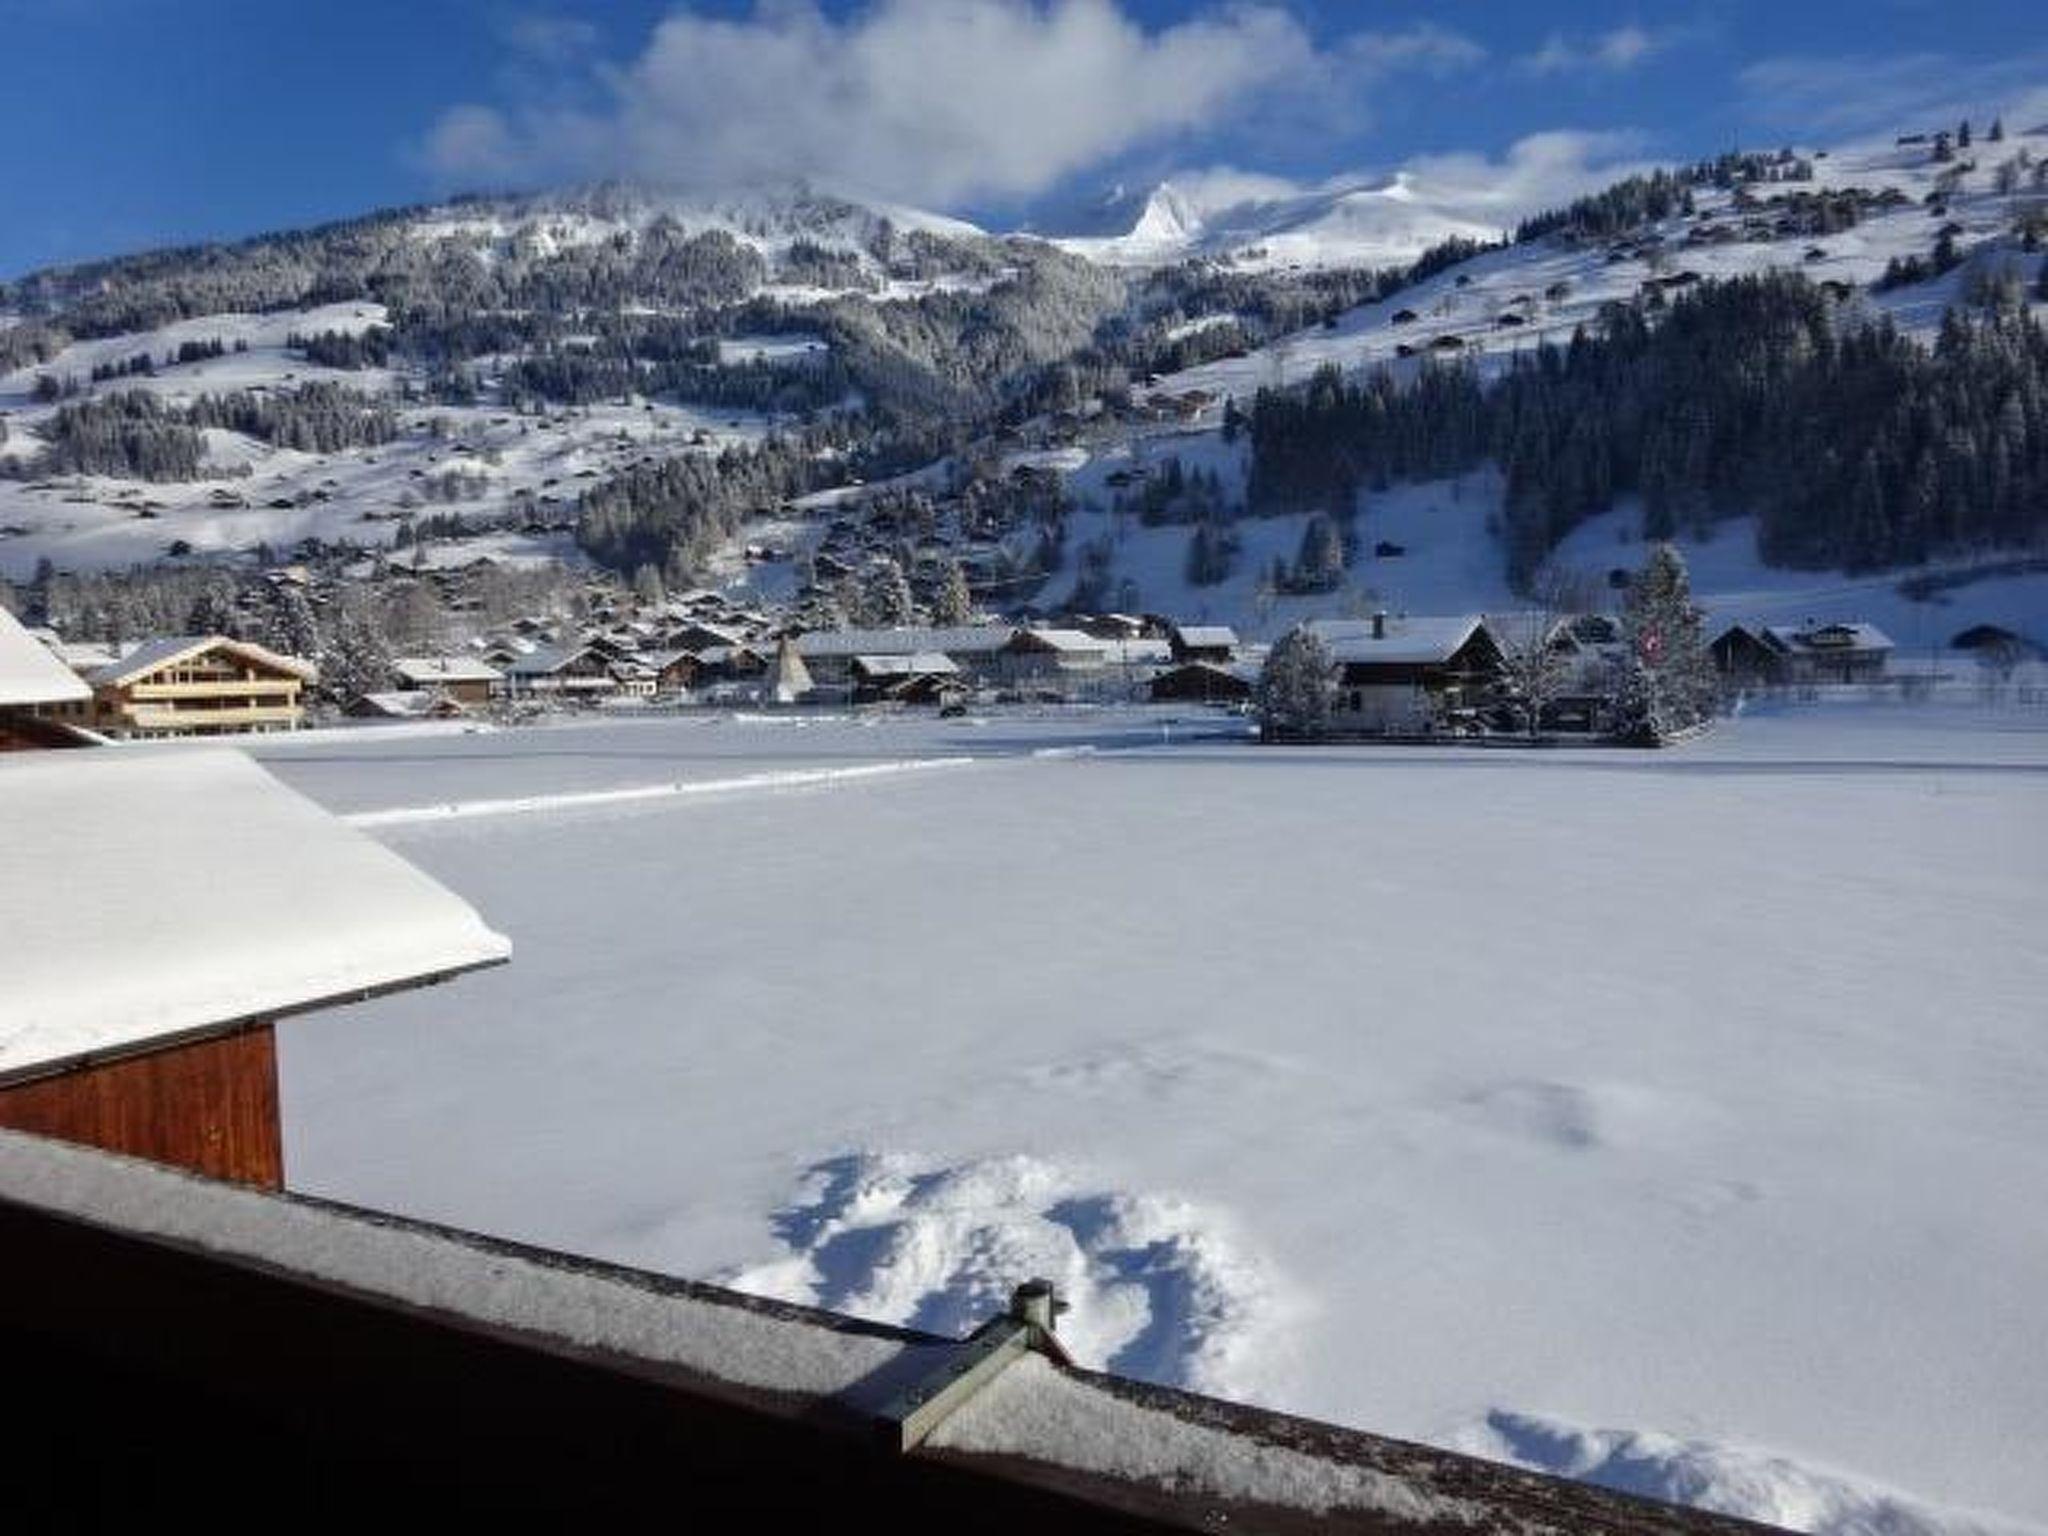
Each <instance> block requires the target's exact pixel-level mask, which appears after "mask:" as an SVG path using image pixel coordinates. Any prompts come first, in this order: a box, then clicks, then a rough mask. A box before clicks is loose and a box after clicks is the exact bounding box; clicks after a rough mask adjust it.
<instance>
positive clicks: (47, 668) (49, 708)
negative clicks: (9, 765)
mask: <svg viewBox="0 0 2048 1536" xmlns="http://www.w3.org/2000/svg"><path fill="white" fill-rule="evenodd" d="M91 707H92V689H90V688H88V687H87V686H86V685H85V683H84V681H83V680H82V679H81V678H80V677H79V676H78V674H77V673H75V672H73V671H72V670H71V669H70V668H69V667H67V666H65V665H64V663H63V662H62V661H60V660H58V659H57V657H56V656H55V655H54V654H52V652H51V651H50V649H49V647H47V646H46V645H44V644H43V643H42V642H41V641H40V640H38V639H36V638H35V636H33V635H31V634H30V633H29V632H28V631H27V630H25V629H23V628H22V627H21V623H20V621H19V620H18V619H16V618H15V617H14V615H13V614H11V613H9V612H8V611H7V610H6V609H5V608H0V752H9V751H16V750H20V749H24V748H31V747H44V746H55V745H63V744H65V742H64V737H63V731H64V724H65V722H68V721H76V722H78V723H81V724H82V723H83V722H84V721H85V720H86V719H87V718H88V717H89V715H90V712H91Z"/></svg>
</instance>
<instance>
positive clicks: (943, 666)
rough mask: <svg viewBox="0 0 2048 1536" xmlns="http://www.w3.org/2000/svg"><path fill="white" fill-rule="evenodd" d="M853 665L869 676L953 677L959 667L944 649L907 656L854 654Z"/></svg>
mask: <svg viewBox="0 0 2048 1536" xmlns="http://www.w3.org/2000/svg"><path fill="white" fill-rule="evenodd" d="M853 664H854V666H855V667H856V668H857V669H858V670H859V671H861V672H862V673H864V674H866V675H867V676H869V677H954V676H957V675H958V673H959V671H960V668H959V667H958V666H957V665H955V664H954V661H953V658H952V657H950V656H948V655H947V654H946V653H945V652H944V651H918V652H914V653H912V654H911V655H909V656H856V657H854V658H853Z"/></svg>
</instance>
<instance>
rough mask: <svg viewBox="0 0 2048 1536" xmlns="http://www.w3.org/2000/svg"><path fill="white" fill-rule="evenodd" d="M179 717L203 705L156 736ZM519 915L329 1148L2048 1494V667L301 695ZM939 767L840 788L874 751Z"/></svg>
mask: <svg viewBox="0 0 2048 1536" xmlns="http://www.w3.org/2000/svg"><path fill="white" fill-rule="evenodd" d="M167 750H177V749H176V748H170V749H167ZM261 755H262V756H263V758H264V759H265V761H266V763H267V765H268V766H269V767H270V768H271V769H272V770H273V771H274V772H276V773H278V774H279V775H281V776H282V777H284V778H285V779H286V780H287V781H289V782H291V783H293V784H294V785H296V786H297V787H299V788H300V789H302V790H304V791H305V792H307V793H309V794H311V795H312V796H314V797H315V798H316V799H318V800H321V801H322V802H323V803H326V804H328V805H329V806H330V807H332V808H334V809H337V810H339V811H341V812H343V813H345V814H348V815H351V816H354V817H356V818H357V819H358V821H359V824H361V825H363V826H365V827H366V828H368V829H369V830H371V831H372V833H373V835H375V836H376V837H378V838H380V839H382V840H384V841H385V842H386V843H388V844H389V845H390V846H391V847H393V848H395V849H396V850H397V851H399V852H400V853H402V854H403V855H404V856H405V857H406V858H407V859H409V860H411V861H413V862H415V863H417V864H419V865H420V866H421V867H423V868H424V869H426V870H427V871H428V872H430V873H431V874H432V875H433V876H434V877H436V878H437V879H439V880H441V881H443V882H445V883H446V884H447V885H449V886H450V887H452V888H453V889H454V890H456V891H457V892H458V893H460V894H461V895H462V896H463V897H465V898H466V899H467V900H469V901H470V902H472V903H474V904H475V905H476V907H477V908H478V909H479V910H480V911H481V912H482V913H483V914H484V916H485V918H486V920H487V921H489V922H490V923H491V924H492V926H493V927H495V928H497V929H499V930H500V931H502V932H504V933H506V934H507V935H508V936H510V938H511V939H512V941H513V943H514V945H515V948H516V954H517V960H516V961H515V963H514V964H512V965H511V966H509V967H507V968H505V969H503V970H501V971H498V972H495V973H491V974H486V975H482V976H479V977H475V978H471V979H470V980H468V981H467V982H465V984H464V985H463V986H462V987H461V988H459V989H436V990H433V991H431V992H428V993H423V994H418V995H414V996H409V997H402V998H393V999H388V1000H385V1001H380V1002H376V1003H372V1004H368V1005H366V1006H364V1007H362V1008H360V1009H358V1010H356V1011H355V1012H354V1014H353V1016H352V1018H351V1020H350V1021H349V1023H350V1027H348V1028H344V1029H336V1028H328V1029H324V1030H322V1029H315V1028H306V1029H300V1028H296V1027H293V1026H290V1025H286V1026H285V1027H284V1028H283V1030H282V1031H281V1051H282V1071H283V1087H284V1094H285V1100H286V1102H285V1122H286V1125H287V1126H288V1128H289V1129H288V1137H289V1142H288V1147H287V1162H288V1167H289V1170H290V1177H291V1180H292V1183H293V1185H294V1186H295V1187H296V1188H299V1189H302V1190H305V1191H307V1192H310V1193H316V1194H323V1195H331V1196H335V1197H339V1198H342V1199H346V1200H350V1201H355V1202H360V1203H363V1204H366V1205H370V1206H375V1207H382V1208H387V1209H391V1210H396V1211H401V1212H405V1213H408V1214H413V1215H417V1216H421V1217H426V1218H432V1219H436V1220H442V1221H449V1222H454V1223H458V1224H460V1225H463V1226H467V1227H473V1228H477V1229H480V1230H483V1231H486V1232H491V1233H496V1234H502V1235H506V1236H510V1237H515V1238H520V1239H524V1240H529V1241H534V1242H539V1243H544V1244H548V1245H551V1246H556V1247H561V1248H566V1249H571V1250H576V1251H580V1252H585V1253H590V1254H596V1255H601V1256H604V1257H607V1258H611V1259H617V1260H623V1261H627V1262H631V1263H635V1264H641V1265H647V1266H651V1267H654V1268H659V1269H664V1270H668V1271H672V1272H675V1273H678V1274H682V1275H687V1276H694V1277H707V1278H714V1279H719V1280H723V1281H726V1282H729V1283H732V1284H736V1285H739V1286H741V1287H743V1288H745V1289H748V1290H752V1291H757V1292H760V1293H763V1294H768V1295H774V1296H780V1297H786V1298H792V1299H796V1300H800V1301H806V1302H815V1303H818V1304H821V1305H824V1306H828V1307H833V1308H838V1309H842V1310H846V1311H850V1312H854V1313H859V1314H863V1315H867V1316H873V1317H878V1318H885V1319H889V1320H892V1321H899V1322H905V1323H910V1324H914V1325H917V1326H920V1327H926V1328H932V1329H937V1330H942V1331H961V1330H964V1329H965V1328H967V1327H968V1326H970V1325H971V1324H973V1323H974V1322H976V1321H978V1320H979V1319H980V1318H981V1317H983V1316H984V1315H986V1314H987V1313H988V1312H989V1311H990V1310H991V1309H992V1308H993V1307H994V1306H995V1305H996V1304H997V1303H998V1301H999V1299H1000V1298H1001V1297H1002V1296H1004V1295H1006V1294H1007V1291H1008V1288H1009V1287H1010V1286H1011V1285H1012V1284H1014V1283H1015V1282H1016V1281H1018V1280H1020V1279H1023V1278H1025V1277H1028V1276H1030V1275H1035V1274H1046V1275H1049V1276H1051V1277H1052V1278H1054V1279H1055V1280H1057V1281H1058V1282H1059V1283H1060V1284H1061V1286H1062V1287H1063V1288H1064V1289H1065V1290H1066V1291H1067V1292H1068V1293H1069V1294H1070V1295H1071V1296H1072V1298H1073V1301H1074V1311H1073V1313H1072V1315H1071V1317H1070V1319H1069V1321H1068V1324H1067V1325H1066V1326H1067V1328H1068V1330H1069V1333H1068V1336H1069V1337H1070V1341H1071V1343H1072V1345H1073V1347H1074V1348H1075V1350H1076V1352H1077V1354H1078V1355H1079V1356H1080V1357H1081V1358H1082V1359H1083V1360H1084V1361H1086V1362H1087V1363H1090V1364H1097V1365H1103V1366H1107V1367H1109V1368H1112V1369H1115V1370H1118V1371H1122V1372H1126V1373H1129V1374H1132V1375H1136V1376H1141V1377H1145V1378H1149V1379H1152V1380H1156V1381H1161V1382H1168V1383H1175V1384H1182V1385H1187V1386H1190V1387H1193V1388H1196V1389H1199V1390H1202V1391H1207V1392H1213V1393H1219V1394H1224V1395H1228V1396H1232V1397H1239V1398H1245V1399H1250V1400H1253V1401H1257V1402H1260V1403H1265V1404H1271V1405H1275V1406H1278V1407H1282V1408H1285V1409H1289V1410H1293V1411H1296V1412H1300V1413H1306V1414H1310V1415H1315V1416H1319V1417H1324V1418H1329V1419H1334V1420H1338V1421H1342V1422H1345V1423H1349V1424H1356V1425H1359V1426H1363V1427H1367V1428H1371V1429H1374V1430H1379V1431H1383V1432H1387V1433H1392V1434H1396V1435H1401V1436H1407V1437H1412V1438H1417V1439H1421V1440H1426V1441H1431V1442H1435V1443H1439V1444H1444V1445H1451V1446H1457V1447H1462V1448H1466V1449H1472V1450H1476V1451H1478V1452H1480V1453H1482V1454H1486V1455H1492V1456H1497V1457H1503V1458H1509V1459H1514V1460H1517V1461H1520V1462H1523V1463H1526V1464H1529V1465H1533V1466H1537V1467H1541V1468H1545V1469H1548V1470H1554V1471H1559V1472H1563V1473H1566V1474H1569V1475H1574V1476H1581V1477H1588V1478H1592V1479H1595V1480H1598V1481H1601V1482H1605V1483H1609V1484H1612V1485H1616V1486H1621V1487H1625V1488H1629V1489H1633V1490H1636V1491H1641V1492H1646V1493H1651V1494H1656V1495H1659V1496H1663V1497H1667V1498H1673V1499H1678V1500H1682V1501H1688V1502H1695V1503H1699V1504H1703V1505H1707V1506H1711V1507H1714V1508H1718V1509H1723V1510H1728V1511H1733V1512H1737V1513H1741V1514H1745V1515H1749V1516H1753V1517H1757V1518H1761V1519H1764V1520H1769V1521H1774V1522H1779V1523H1783V1524H1787V1525H1791V1526H1794V1527H1800V1528H1806V1529H1812V1530H1817V1531H1825V1532H1831V1533H1842V1536H1847V1533H1858V1536H1866V1533H1886V1536H1920V1533H1937V1532H1939V1533H1945V1536H1946V1533H1963V1532H1974V1531H1999V1532H2005V1531H2019V1530H2041V1529H2048V1457H2044V1456H2043V1455H2042V1454H2041V1452H2040V1432H2041V1427H2042V1425H2043V1424H2044V1423H2048V1313H2044V1308H2043V1304H2042V1303H2043V1297H2044V1295H2048V1201H2044V1199H2043V1198H2042V1197H2043V1192H2044V1190H2048V1041H2044V1036H2043V1020H2044V1018H2048V1011H2044V1004H2043V999H2044V998H2048V946H2044V945H2043V944H2042V943H2041V939H2040V933H2041V924H2040V919H2041V912H2042V910H2043V898H2044V896H2048V713H2044V712H2043V711H2042V710H2041V709H2040V708H2038V707H2036V706H2029V705H2024V704H2017V703H2006V704H2004V705H2001V706H1998V707H1992V706H1988V705H1980V704H1976V703H1970V702H1963V701H1955V702H1948V703H1937V704H1927V705H1918V706H1914V705H1905V704H1900V703H1896V702H1891V703H1878V702H1858V703H1842V704H1836V705H1826V704H1822V705H1813V704H1808V705H1804V706H1799V705H1786V706H1773V707H1771V708H1767V709H1761V710H1751V711H1749V712H1747V713H1745V714H1743V715H1741V716H1739V717H1737V718H1735V719H1733V720H1730V721H1726V722H1724V723H1722V724H1721V725H1720V726H1719V727H1718V728H1717V729H1716V730H1715V731H1713V732H1712V733H1710V734H1709V735H1708V736H1706V737H1705V738H1703V739H1700V740H1697V741H1695V742H1692V743H1690V744H1689V745H1687V746H1684V747H1682V748H1677V749H1673V750H1669V751H1664V752H1644V753H1637V752H1625V751H1617V750H1611V749H1610V750H1600V749H1580V750H1556V751H1508V750H1483V749H1478V748H1467V749H1453V748H1444V749H1406V750H1404V749H1388V748H1377V749H1375V748H1368V747H1339V748H1280V747H1262V746H1259V745H1256V744H1254V743H1252V742H1250V741H1248V740H1246V739H1245V738H1244V733H1243V730H1242V725H1241V723H1240V722H1237V721H1234V720H1232V719H1231V718H1230V717H1226V716H1216V717H1211V718H1209V719H1206V720H1196V719H1194V718H1192V717H1183V718H1181V719H1180V720H1178V721H1169V720H1167V719H1166V718H1164V717H1162V716H1159V715H1156V714H1144V713H1131V714H1127V715H1126V714H1108V713H1090V712H1075V713H1071V714H1068V715H1065V716H1064V717H1060V716H1053V717H1048V718H1045V719H1020V718H1005V717H1000V716H995V717H989V718H985V719H983V718H972V717H970V718H968V719H965V720H957V721H932V720H929V719H926V720H923V721H911V720H907V719H898V720H891V721H884V722H880V723H863V722H860V721H856V720H852V719H844V718H841V719H835V718H831V717H825V716H819V715H804V714H791V715H780V716H763V717H756V718H752V719H749V718H746V717H722V718H718V717H705V718H701V719H697V720H671V721H658V722H645V723H636V722H617V723H611V724H605V725H579V726H564V727H558V728H551V729H533V730H519V731H500V732H460V731H455V732H450V733H447V734H433V733H431V732H419V733H406V734H401V735H398V736H392V737H384V736H375V735H366V734H358V733H342V732H332V733H309V734H307V735H305V736H303V737H300V738H297V739H292V740H285V741H281V742H279V743H277V744H275V745H266V746H264V747H263V748H262V749H261ZM849 769H854V770H868V769H887V770H910V771H881V772H854V773H849V772H846V771H845V770H849Z"/></svg>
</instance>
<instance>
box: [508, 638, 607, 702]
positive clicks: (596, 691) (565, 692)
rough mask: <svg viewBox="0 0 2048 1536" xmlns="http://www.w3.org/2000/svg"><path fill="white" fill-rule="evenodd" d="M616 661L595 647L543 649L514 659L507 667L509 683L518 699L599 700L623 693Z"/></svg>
mask: <svg viewBox="0 0 2048 1536" xmlns="http://www.w3.org/2000/svg"><path fill="white" fill-rule="evenodd" d="M613 661H614V658H612V657H611V656H609V655H607V654H605V653H604V652H603V651H601V650H599V649H598V648H597V647H595V646H589V645H551V646H543V647H541V648H540V649H538V650H536V651H534V652H533V653H532V654H530V655H525V656H520V657H517V658H516V659H514V660H513V661H512V662H511V664H510V665H508V666H507V667H506V668H505V684H506V688H507V691H508V692H509V693H510V694H511V695H512V696H513V697H515V698H536V699H550V700H554V701H558V702H566V701H579V700H580V701H585V702H589V701H595V700H598V699H604V698H609V697H611V696H612V695H614V694H616V693H617V692H618V691H619V680H618V679H617V678H616V677H614V676H613V675H612V666H613Z"/></svg>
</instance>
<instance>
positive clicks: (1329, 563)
mask: <svg viewBox="0 0 2048 1536" xmlns="http://www.w3.org/2000/svg"><path fill="white" fill-rule="evenodd" d="M1343 580H1344V540H1343V536H1342V534H1341V533H1340V532H1339V530H1338V528H1337V523H1336V520H1335V519H1334V518H1332V517H1331V516H1330V514H1329V513H1327V512H1318V513H1316V514H1315V515H1314V516H1313V517H1311V518H1310V519H1309V520H1308V526H1307V527H1305V528H1303V529H1302V530H1301V549H1300V551H1299V552H1298V553H1297V554H1296V555H1295V557H1294V573H1293V575H1292V577H1291V578H1290V579H1289V582H1288V585H1289V586H1290V587H1291V588H1292V590H1294V591H1296V592H1334V591H1336V590H1337V588H1338V587H1339V586H1340V585H1341V584H1342V583H1343Z"/></svg>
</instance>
